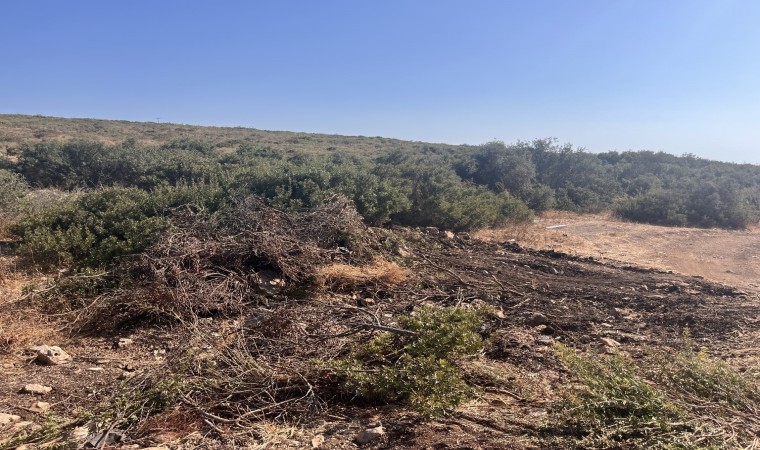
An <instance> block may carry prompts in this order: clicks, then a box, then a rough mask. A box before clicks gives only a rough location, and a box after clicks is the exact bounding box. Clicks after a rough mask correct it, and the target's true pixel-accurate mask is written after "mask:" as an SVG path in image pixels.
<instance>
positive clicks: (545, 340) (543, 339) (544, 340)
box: [536, 336, 554, 345]
mask: <svg viewBox="0 0 760 450" xmlns="http://www.w3.org/2000/svg"><path fill="white" fill-rule="evenodd" d="M536 342H538V343H539V344H542V345H552V344H553V343H554V338H552V337H551V336H539V337H538V338H537V339H536Z"/></svg>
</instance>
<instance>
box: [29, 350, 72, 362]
mask: <svg viewBox="0 0 760 450" xmlns="http://www.w3.org/2000/svg"><path fill="white" fill-rule="evenodd" d="M32 350H33V351H36V352H37V358H35V361H37V362H38V363H40V364H44V365H46V366H56V365H58V364H66V363H68V362H70V361H71V356H70V355H69V354H68V353H66V352H64V351H63V350H62V349H61V347H57V346H54V345H52V346H51V345H37V346H34V347H32Z"/></svg>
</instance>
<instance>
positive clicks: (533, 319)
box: [527, 313, 549, 327]
mask: <svg viewBox="0 0 760 450" xmlns="http://www.w3.org/2000/svg"><path fill="white" fill-rule="evenodd" d="M547 323H549V318H548V317H546V316H545V315H543V314H541V313H535V314H533V315H531V316H530V317H529V318H528V321H527V324H528V325H529V326H531V327H537V326H539V325H546V324H547Z"/></svg>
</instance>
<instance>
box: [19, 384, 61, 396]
mask: <svg viewBox="0 0 760 450" xmlns="http://www.w3.org/2000/svg"><path fill="white" fill-rule="evenodd" d="M52 390H53V388H51V387H50V386H43V385H41V384H27V385H26V386H24V389H22V390H21V391H22V392H23V393H25V394H33V395H45V394H49V393H50V391H52Z"/></svg>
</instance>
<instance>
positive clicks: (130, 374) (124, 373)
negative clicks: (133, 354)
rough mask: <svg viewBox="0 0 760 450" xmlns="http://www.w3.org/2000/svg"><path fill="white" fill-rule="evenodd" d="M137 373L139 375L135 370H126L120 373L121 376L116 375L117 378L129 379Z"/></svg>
mask: <svg viewBox="0 0 760 450" xmlns="http://www.w3.org/2000/svg"><path fill="white" fill-rule="evenodd" d="M135 375H137V374H136V373H134V372H127V371H124V372H122V373H120V374H119V376H118V377H116V379H117V380H129V379H130V378H134V377H135Z"/></svg>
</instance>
